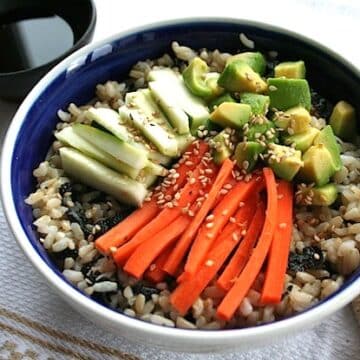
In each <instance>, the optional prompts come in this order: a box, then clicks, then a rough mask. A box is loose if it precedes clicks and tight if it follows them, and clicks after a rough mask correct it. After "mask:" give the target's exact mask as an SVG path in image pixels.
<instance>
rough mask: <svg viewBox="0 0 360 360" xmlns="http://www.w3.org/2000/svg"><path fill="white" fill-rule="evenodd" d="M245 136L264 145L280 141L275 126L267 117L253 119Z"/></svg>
mask: <svg viewBox="0 0 360 360" xmlns="http://www.w3.org/2000/svg"><path fill="white" fill-rule="evenodd" d="M243 135H244V136H245V137H246V139H247V140H249V141H261V142H264V143H268V142H277V141H278V138H277V136H278V134H277V132H276V130H275V124H274V123H273V122H272V121H270V120H268V119H267V118H265V117H259V118H257V117H255V118H253V119H252V120H251V121H250V123H249V127H248V129H247V130H244V134H243Z"/></svg>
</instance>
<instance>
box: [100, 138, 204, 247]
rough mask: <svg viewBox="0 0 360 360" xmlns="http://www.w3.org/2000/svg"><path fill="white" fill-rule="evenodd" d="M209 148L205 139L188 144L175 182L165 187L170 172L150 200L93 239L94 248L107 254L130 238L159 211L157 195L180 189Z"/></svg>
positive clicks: (168, 193) (169, 193) (172, 192)
mask: <svg viewBox="0 0 360 360" xmlns="http://www.w3.org/2000/svg"><path fill="white" fill-rule="evenodd" d="M208 150H209V145H208V144H207V143H206V142H205V141H194V142H193V143H192V144H190V145H189V147H188V149H187V150H186V152H185V154H184V155H183V157H182V158H181V159H180V160H179V162H178V165H177V168H176V169H175V170H176V172H177V174H179V175H178V177H177V178H176V180H175V184H173V186H170V187H165V186H164V185H165V184H166V182H167V181H169V182H172V181H173V175H172V174H171V172H170V173H169V175H168V176H167V177H166V178H165V179H164V182H163V183H162V185H160V186H159V189H158V191H156V192H155V193H154V195H153V196H152V199H151V201H150V202H145V203H144V204H143V206H142V207H141V208H139V209H137V210H135V211H134V212H133V213H132V214H130V215H129V216H128V217H127V218H126V219H124V220H123V221H122V222H120V223H119V224H118V225H116V226H114V227H113V228H112V229H110V230H109V231H108V232H106V233H105V234H103V235H102V236H100V237H99V238H98V239H97V240H96V241H95V246H96V248H97V249H98V250H99V251H100V252H101V253H103V254H108V253H109V252H110V248H112V247H118V246H120V245H122V244H124V243H126V242H127V241H128V240H130V239H131V238H132V237H133V236H134V235H135V234H136V233H137V232H138V230H139V229H141V228H142V227H143V226H144V225H145V224H147V223H148V222H149V221H150V220H151V219H153V218H154V216H155V215H156V214H158V213H159V211H160V207H159V206H158V205H157V204H156V203H157V200H158V196H159V195H160V194H161V193H163V194H164V195H165V196H166V195H174V193H175V192H176V191H177V190H178V189H180V188H181V187H182V186H183V185H184V183H185V181H186V178H187V176H188V173H189V171H192V170H193V169H194V168H195V167H196V166H197V165H198V164H199V163H200V161H201V159H202V157H203V156H204V154H205V153H206V152H207V151H208Z"/></svg>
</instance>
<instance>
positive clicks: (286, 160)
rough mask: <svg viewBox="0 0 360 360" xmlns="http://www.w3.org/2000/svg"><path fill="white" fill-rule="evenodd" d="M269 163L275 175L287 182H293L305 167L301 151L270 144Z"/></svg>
mask: <svg viewBox="0 0 360 360" xmlns="http://www.w3.org/2000/svg"><path fill="white" fill-rule="evenodd" d="M268 155H269V157H268V163H269V166H270V167H271V168H272V169H273V170H274V172H275V174H276V175H277V176H278V177H280V178H282V179H284V180H287V181H291V180H292V179H293V178H294V177H295V175H296V174H297V173H298V171H299V170H300V169H301V167H302V166H303V162H302V160H301V151H299V150H295V149H293V148H291V147H289V146H283V145H277V144H269V145H268Z"/></svg>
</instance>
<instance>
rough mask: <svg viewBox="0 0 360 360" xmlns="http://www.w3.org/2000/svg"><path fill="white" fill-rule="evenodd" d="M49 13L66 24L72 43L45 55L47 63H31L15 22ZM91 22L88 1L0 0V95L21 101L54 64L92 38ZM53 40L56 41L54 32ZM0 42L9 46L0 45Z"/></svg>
mask: <svg viewBox="0 0 360 360" xmlns="http://www.w3.org/2000/svg"><path fill="white" fill-rule="evenodd" d="M53 16H56V17H57V19H59V20H60V21H63V22H64V24H66V26H68V28H69V31H70V32H72V44H71V45H70V46H68V47H67V49H64V52H63V53H60V54H59V53H57V54H54V57H52V56H51V55H52V54H51V53H50V54H45V55H46V56H48V57H49V59H48V61H47V62H45V63H41V64H36V63H33V64H32V62H31V61H29V59H26V56H25V57H24V53H25V51H24V48H25V47H26V46H29V44H26V36H25V37H24V36H23V34H21V33H20V31H18V28H17V24H18V22H19V21H21V20H27V19H41V18H49V17H53ZM95 23H96V8H95V5H94V3H93V1H92V0H73V1H63V0H47V1H43V0H2V1H1V2H0V26H2V29H5V30H3V31H2V40H1V37H0V48H1V49H2V51H1V52H2V54H4V52H5V51H6V52H7V53H6V59H5V58H3V59H2V60H1V61H3V63H1V66H0V97H1V98H3V99H7V100H15V101H19V100H22V99H23V98H24V97H25V96H26V94H27V93H28V92H29V91H30V90H31V88H32V87H33V86H34V85H35V84H36V83H37V81H38V80H39V79H40V78H41V77H42V76H43V75H44V74H46V73H47V72H48V71H49V70H50V69H51V68H52V67H53V66H54V65H56V64H57V63H58V62H60V61H61V60H62V59H64V58H65V57H67V56H68V55H69V54H71V53H72V52H74V51H75V50H77V49H79V48H80V47H82V46H84V45H85V44H87V43H88V42H89V41H90V40H91V39H92V36H93V34H94V30H95ZM9 24H12V25H9ZM13 24H15V25H13ZM49 31H50V29H49ZM40 36H41V34H40ZM49 36H51V35H47V38H48V39H49ZM54 41H59V39H57V38H56V34H54ZM1 42H3V43H6V44H8V45H9V44H10V45H9V46H6V47H4V46H2V44H1ZM30 50H31V49H30ZM57 50H58V49H57ZM49 51H51V50H50V49H49ZM30 52H31V51H30ZM44 52H46V49H44ZM2 56H3V55H2Z"/></svg>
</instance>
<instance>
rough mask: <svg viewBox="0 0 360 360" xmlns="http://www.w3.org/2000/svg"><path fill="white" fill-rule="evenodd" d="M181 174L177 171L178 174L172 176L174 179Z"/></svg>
mask: <svg viewBox="0 0 360 360" xmlns="http://www.w3.org/2000/svg"><path fill="white" fill-rule="evenodd" d="M179 176H180V174H179V173H176V174H174V175H173V176H172V177H173V178H174V179H177V178H178V177H179Z"/></svg>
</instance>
